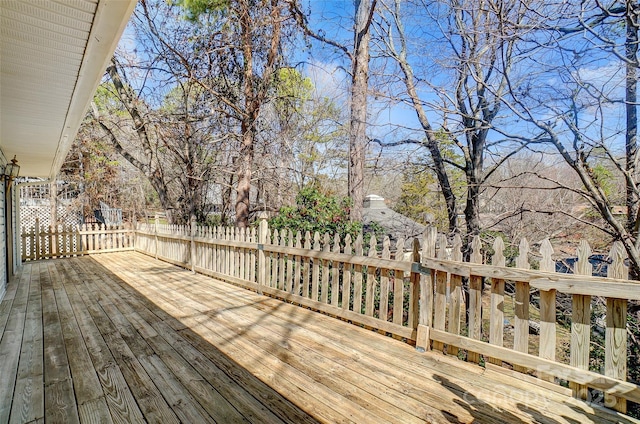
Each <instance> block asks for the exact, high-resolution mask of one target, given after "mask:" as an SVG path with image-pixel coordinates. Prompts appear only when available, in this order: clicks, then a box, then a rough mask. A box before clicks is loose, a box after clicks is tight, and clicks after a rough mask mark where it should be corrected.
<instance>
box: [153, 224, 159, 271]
mask: <svg viewBox="0 0 640 424" xmlns="http://www.w3.org/2000/svg"><path fill="white" fill-rule="evenodd" d="M158 218H159V217H158V214H156V216H155V219H154V222H153V237H154V240H155V257H156V260H158Z"/></svg>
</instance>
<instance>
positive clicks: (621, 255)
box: [604, 241, 629, 414]
mask: <svg viewBox="0 0 640 424" xmlns="http://www.w3.org/2000/svg"><path fill="white" fill-rule="evenodd" d="M626 257H627V253H626V252H625V250H624V246H623V245H622V242H620V241H616V242H615V243H614V244H613V246H612V248H611V252H610V253H609V258H611V259H612V263H611V264H610V265H609V266H608V268H607V277H610V278H621V279H625V280H626V279H628V278H629V272H628V269H627V268H626V266H625V265H624V261H625V259H626ZM627 306H628V301H627V299H614V298H610V297H608V298H607V317H606V325H607V328H606V333H605V356H604V374H605V375H606V376H608V377H613V378H617V379H618V380H623V381H626V380H627ZM604 405H605V406H606V407H608V408H612V409H615V410H616V411H618V412H622V413H623V414H626V413H627V401H626V399H624V398H621V397H617V396H612V395H610V394H608V393H605V394H604Z"/></svg>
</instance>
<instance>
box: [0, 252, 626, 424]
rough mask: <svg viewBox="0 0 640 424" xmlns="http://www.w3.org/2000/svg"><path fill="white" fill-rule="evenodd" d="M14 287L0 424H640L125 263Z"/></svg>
mask: <svg viewBox="0 0 640 424" xmlns="http://www.w3.org/2000/svg"><path fill="white" fill-rule="evenodd" d="M274 284H275V283H274ZM8 289H9V291H8V294H9V295H7V297H6V298H5V299H4V300H3V302H2V303H1V304H0V324H2V327H3V330H4V331H3V332H2V338H1V339H0V354H2V356H1V360H0V372H2V374H1V375H2V382H3V384H2V385H1V386H0V423H4V422H9V418H10V422H24V423H26V422H30V421H34V422H35V421H38V420H40V421H43V419H44V418H45V417H46V418H47V421H48V422H49V421H50V422H73V421H79V422H82V423H84V422H101V423H102V422H107V423H108V422H123V423H124V422H145V421H147V422H179V421H182V422H219V423H221V422H223V423H227V422H251V423H255V422H269V423H271V422H291V423H299V422H307V423H312V422H317V421H320V422H363V423H369V422H376V423H379V422H380V423H384V422H392V423H396V422H402V423H405V422H406V423H408V422H435V423H438V422H472V421H478V422H488V423H501V422H554V423H567V422H635V421H633V420H631V419H629V418H627V417H625V416H623V415H616V413H615V412H612V411H608V410H605V409H602V408H598V407H593V406H589V405H587V404H586V403H583V402H581V401H578V400H575V399H572V398H570V397H566V396H563V395H562V394H560V393H556V392H554V391H549V390H546V389H544V388H542V387H540V386H538V385H534V384H531V383H529V382H526V381H521V380H519V379H515V378H511V377H509V376H508V375H505V374H504V373H499V372H495V371H492V370H484V369H482V368H480V367H478V366H477V365H475V364H468V363H465V362H462V361H458V360H456V359H454V358H449V357H446V356H443V355H442V354H441V353H437V352H433V353H418V352H416V351H415V349H414V348H413V347H411V346H409V345H407V344H404V343H402V342H400V341H398V340H393V339H391V338H388V337H385V336H383V335H381V334H379V333H376V332H373V331H369V330H365V329H363V328H360V327H357V326H353V325H351V324H348V323H346V322H343V321H340V320H337V319H334V318H331V317H328V316H325V315H322V314H320V313H316V312H313V311H311V310H308V309H305V308H300V307H297V306H294V305H291V304H287V303H284V302H281V301H278V300H276V299H272V298H268V297H264V296H260V295H257V294H256V293H253V292H250V291H247V290H244V289H241V288H238V287H235V286H233V285H230V284H227V283H223V282H219V281H216V280H213V279H210V278H207V277H204V276H201V275H194V274H192V273H190V272H189V271H185V270H182V269H180V268H177V267H174V266H171V265H168V264H166V263H163V262H159V261H155V260H153V259H151V258H148V257H145V256H143V255H140V254H135V253H131V252H126V253H115V254H105V255H99V256H93V257H82V258H72V259H61V260H55V261H48V262H34V263H31V264H29V265H25V266H24V268H23V271H22V276H21V279H20V282H19V283H18V282H17V281H14V282H12V283H11V284H10V286H9V288H8ZM38 352H41V354H40V355H38ZM42 353H44V354H42ZM5 375H6V376H8V379H7V380H5ZM5 381H6V382H7V383H8V384H5Z"/></svg>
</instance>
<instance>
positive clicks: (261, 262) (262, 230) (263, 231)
mask: <svg viewBox="0 0 640 424" xmlns="http://www.w3.org/2000/svg"><path fill="white" fill-rule="evenodd" d="M258 220H259V221H260V224H259V227H258V281H257V283H258V294H262V286H263V285H264V284H265V283H266V278H267V275H266V264H267V261H266V257H265V254H264V244H265V243H266V241H267V237H268V236H269V224H268V223H267V214H266V213H264V212H262V213H261V214H260V216H259V217H258Z"/></svg>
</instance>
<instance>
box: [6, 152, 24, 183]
mask: <svg viewBox="0 0 640 424" xmlns="http://www.w3.org/2000/svg"><path fill="white" fill-rule="evenodd" d="M19 173H20V165H18V160H17V159H16V157H15V156H14V157H13V159H11V163H8V164H7V165H6V166H5V167H4V178H5V179H7V180H9V182H11V181H13V180H14V179H16V177H18V174H19Z"/></svg>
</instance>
